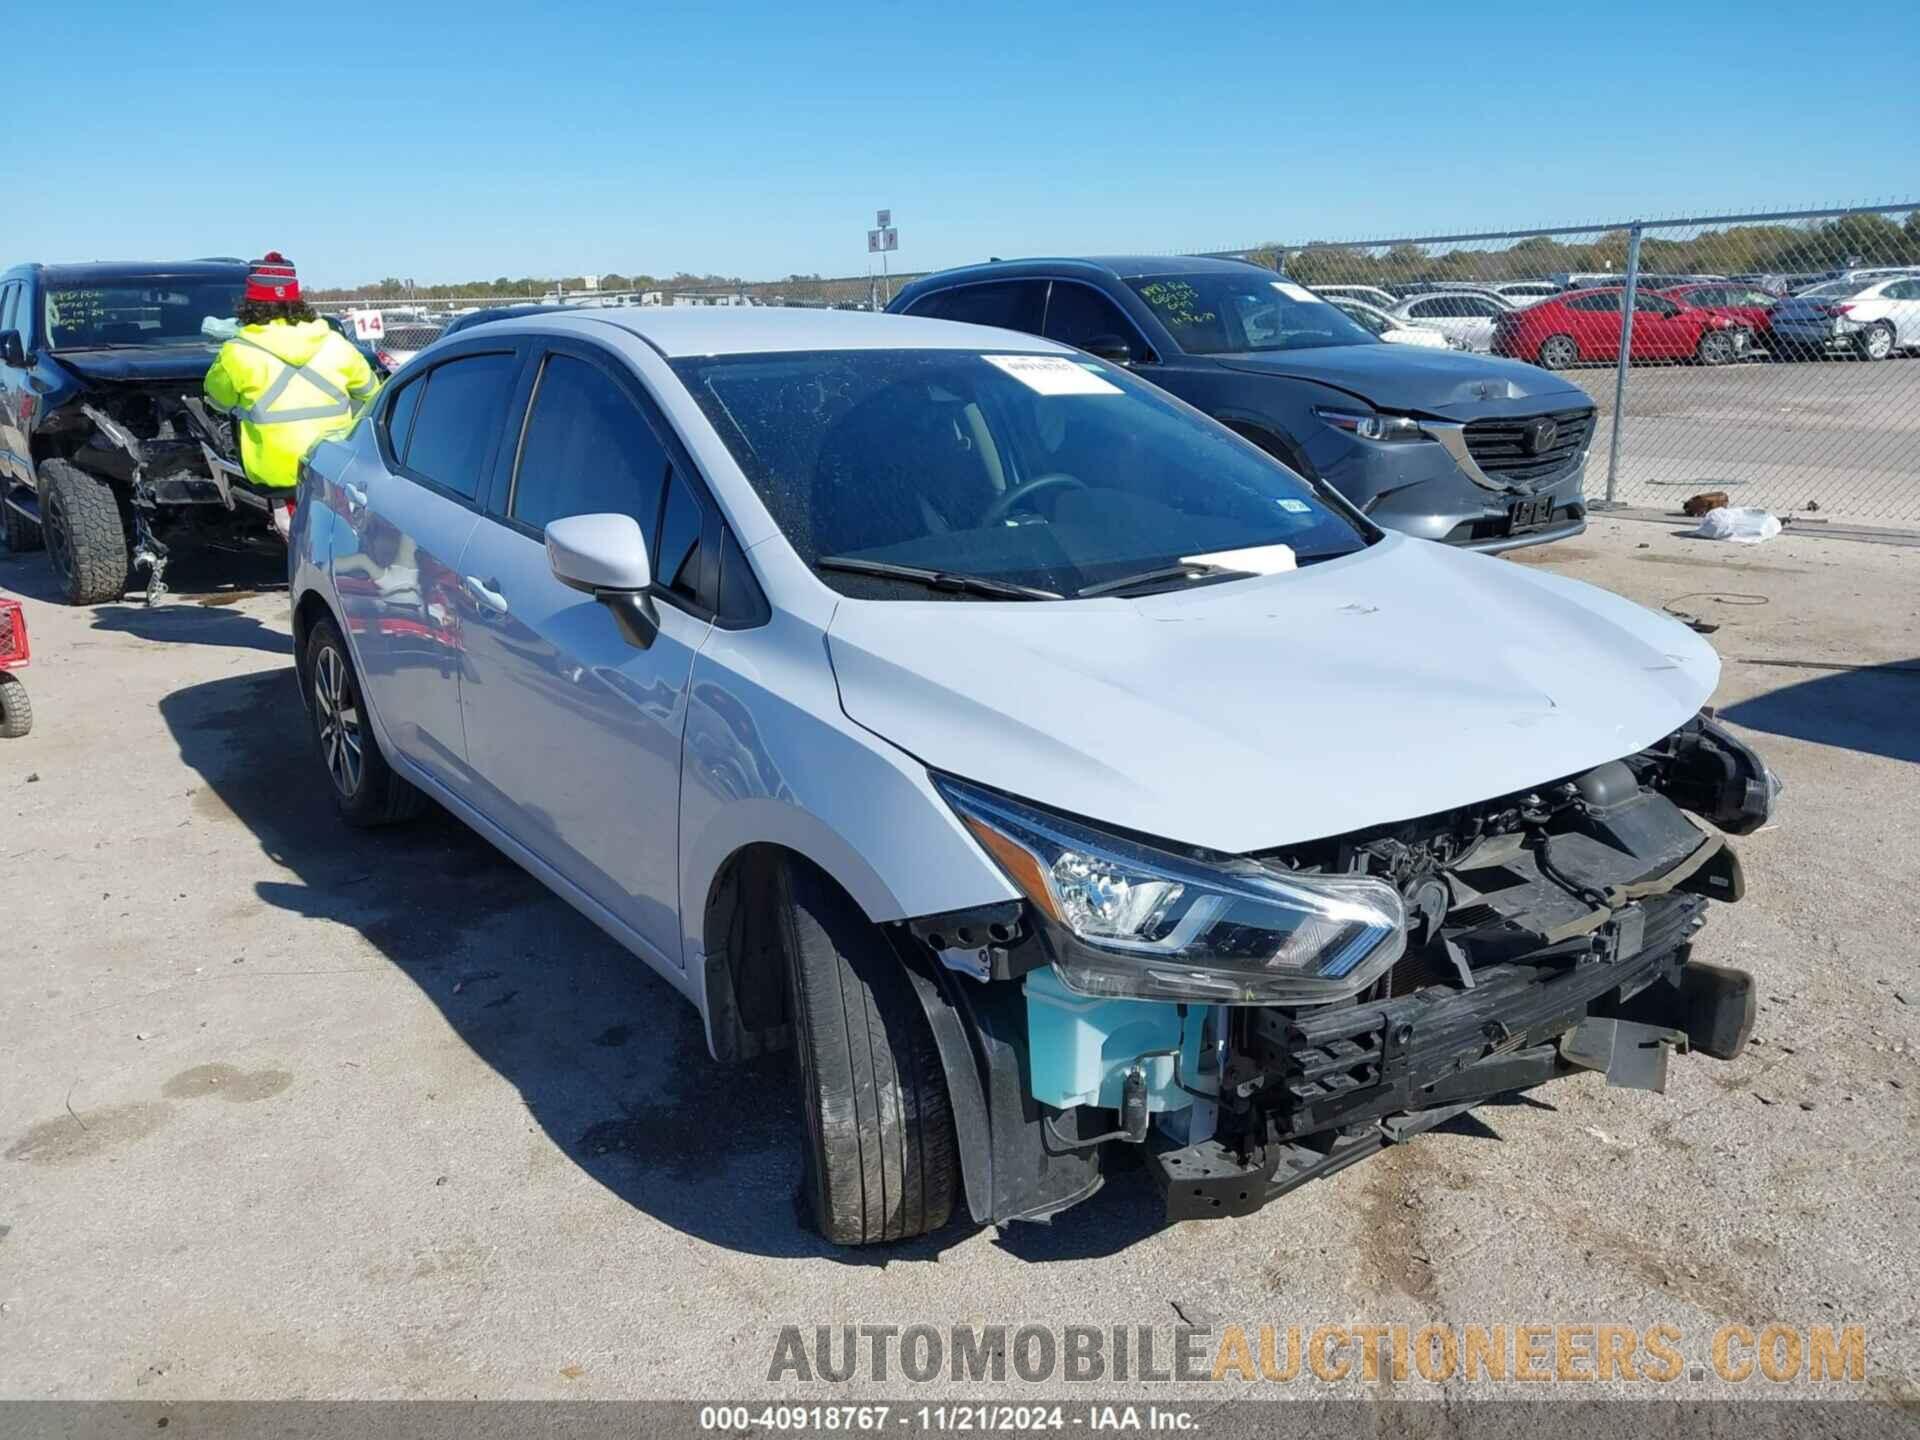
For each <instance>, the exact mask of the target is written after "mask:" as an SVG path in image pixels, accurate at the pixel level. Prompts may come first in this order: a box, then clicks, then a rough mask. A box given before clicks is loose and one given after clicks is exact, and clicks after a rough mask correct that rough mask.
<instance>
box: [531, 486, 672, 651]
mask: <svg viewBox="0 0 1920 1440" xmlns="http://www.w3.org/2000/svg"><path fill="white" fill-rule="evenodd" d="M547 565H548V567H549V568H550V569H551V570H552V571H553V578H554V579H556V580H558V581H559V582H560V583H561V584H562V585H566V586H570V587H571V588H572V589H575V590H578V591H580V592H582V593H583V594H587V595H591V596H592V597H593V598H594V599H596V600H598V601H599V602H600V603H601V604H602V605H605V606H606V607H607V608H608V609H609V610H611V611H612V612H613V618H614V620H615V622H616V623H617V624H618V625H619V626H620V633H621V634H622V635H624V636H625V637H626V638H627V642H628V643H629V644H631V645H634V646H636V647H638V648H639V649H642V650H645V649H646V648H647V647H648V646H650V645H652V644H653V642H654V638H655V637H656V636H657V635H659V633H660V617H659V613H658V612H657V611H656V610H655V609H654V607H653V597H652V596H651V595H650V594H649V593H648V591H649V589H650V587H651V586H652V585H653V566H652V564H651V563H650V562H649V561H648V559H647V539H646V536H644V535H642V534H641V533H640V526H639V523H638V522H637V521H635V520H634V518H633V517H632V516H631V515H569V516H567V517H566V518H565V519H564V520H555V521H554V522H553V523H552V524H550V525H549V526H547Z"/></svg>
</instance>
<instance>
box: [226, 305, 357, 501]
mask: <svg viewBox="0 0 1920 1440" xmlns="http://www.w3.org/2000/svg"><path fill="white" fill-rule="evenodd" d="M379 388H380V381H379V379H378V377H376V376H375V375H374V373H373V367H372V366H370V365H368V364H367V362H366V358H365V357H364V356H363V355H361V353H360V352H359V351H358V350H356V349H354V348H353V346H352V345H351V344H349V343H348V342H347V341H346V340H345V339H343V338H342V337H341V336H339V335H338V334H336V333H334V331H333V330H331V329H330V328H328V326H327V323H326V322H325V321H324V320H307V321H302V322H300V323H298V324H295V323H292V322H290V321H286V320H275V321H272V322H271V323H269V324H266V325H243V326H241V327H240V330H239V331H238V333H236V334H235V335H234V337H233V338H232V339H231V340H229V341H227V343H226V344H224V345H222V346H221V347H220V354H219V356H218V357H217V358H216V359H215V360H214V362H213V368H212V369H211V370H209V371H207V382H206V389H207V400H208V401H209V403H211V404H212V405H213V407H214V408H215V409H217V410H221V411H224V412H226V413H227V414H230V415H232V416H234V417H235V418H236V419H238V420H239V421H240V463H241V464H242V465H243V466H245V467H246V471H247V478H248V479H250V480H252V481H253V482H254V483H255V484H256V485H263V486H269V487H272V488H274V489H290V488H292V486H293V485H294V484H295V483H296V482H297V481H298V479H299V471H300V461H301V459H302V457H304V456H305V455H306V453H307V451H309V450H311V449H312V448H313V446H314V444H315V443H316V442H318V441H320V440H326V439H331V438H332V437H333V436H336V435H340V434H343V433H345V431H346V429H347V427H348V426H349V425H351V424H352V423H353V416H354V412H355V410H356V409H357V408H358V407H359V406H361V405H364V404H365V403H366V402H367V401H368V400H371V399H372V398H373V396H374V394H375V392H376V391H378V390H379Z"/></svg>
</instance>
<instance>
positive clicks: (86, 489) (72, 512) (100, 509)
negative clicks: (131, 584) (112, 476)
mask: <svg viewBox="0 0 1920 1440" xmlns="http://www.w3.org/2000/svg"><path fill="white" fill-rule="evenodd" d="M40 514H41V518H42V520H43V521H44V522H45V524H44V528H45V530H46V543H47V555H48V558H49V559H51V560H52V561H53V573H54V574H55V575H56V576H57V577H59V580H60V587H61V590H62V591H63V592H64V594H65V596H66V601H67V603H68V604H69V605H101V604H105V603H106V602H107V601H109V600H118V599H120V598H122V597H123V596H124V595H125V594H126V593H127V575H128V573H129V572H130V571H131V570H132V568H133V526H132V524H131V523H130V522H129V518H128V516H127V512H126V510H125V509H124V508H123V506H122V504H121V500H120V497H119V495H118V494H116V493H115V492H114V488H113V486H111V485H109V484H108V483H107V482H106V481H105V480H102V479H100V478H99V477H98V476H95V475H89V474H88V473H87V472H86V471H84V470H82V469H81V468H80V467H79V466H78V465H75V464H72V463H71V462H69V461H66V460H47V461H43V462H42V463H41V466H40Z"/></svg>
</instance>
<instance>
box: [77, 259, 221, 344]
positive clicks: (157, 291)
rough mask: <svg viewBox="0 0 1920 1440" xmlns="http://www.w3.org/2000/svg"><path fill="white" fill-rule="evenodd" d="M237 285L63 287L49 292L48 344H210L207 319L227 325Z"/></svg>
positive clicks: (158, 279) (168, 282)
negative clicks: (203, 329)
mask: <svg viewBox="0 0 1920 1440" xmlns="http://www.w3.org/2000/svg"><path fill="white" fill-rule="evenodd" d="M241 288H242V282H241V281H239V280H174V279H169V278H167V277H166V276H155V277H153V278H150V279H146V280H140V281H130V282H127V283H124V284H119V285H63V286H59V287H57V288H53V289H49V290H48V291H47V310H46V333H47V343H48V344H49V345H50V346H51V347H52V348H53V349H55V350H88V349H99V348H116V349H117V348H121V347H125V346H142V345H187V344H193V343H195V342H200V343H207V344H211V343H212V342H211V341H210V340H208V338H207V337H206V336H205V335H203V334H201V332H200V322H201V321H203V320H207V319H231V318H232V316H233V312H234V311H235V310H236V309H238V308H239V305H240V292H241Z"/></svg>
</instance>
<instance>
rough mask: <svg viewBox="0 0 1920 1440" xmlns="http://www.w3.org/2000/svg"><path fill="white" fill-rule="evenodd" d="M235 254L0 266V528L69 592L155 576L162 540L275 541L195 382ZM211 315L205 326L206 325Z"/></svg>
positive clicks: (86, 600)
mask: <svg viewBox="0 0 1920 1440" xmlns="http://www.w3.org/2000/svg"><path fill="white" fill-rule="evenodd" d="M246 277H247V266H246V264H245V262H243V261H240V260H191V261H169V262H158V263H137V264H136V263H104V262H101V263H93V264H85V265H19V266H15V267H14V268H13V269H11V270H9V271H7V272H6V274H5V275H4V276H0V525H3V526H4V530H3V531H0V533H4V536H5V539H6V542H7V545H8V547H9V548H10V549H13V550H16V551H18V550H37V549H40V548H42V547H43V546H44V548H45V549H46V551H47V554H48V558H49V559H50V560H51V561H52V563H53V569H54V573H55V574H56V575H57V576H58V577H59V580H60V584H61V588H62V590H63V592H64V593H65V597H66V599H67V602H68V603H69V604H73V605H95V604H99V603H101V602H103V601H108V600H118V599H120V598H121V597H122V595H124V594H125V592H126V590H127V586H128V582H129V580H130V578H131V576H132V575H133V573H134V571H135V570H137V569H139V570H144V571H145V572H146V576H147V594H148V598H149V600H151V599H153V598H155V597H156V596H157V595H158V594H159V593H160V591H161V590H162V589H163V588H164V585H163V582H162V576H163V575H164V573H165V569H166V564H167V560H168V558H169V556H170V554H171V552H172V547H173V546H174V545H176V544H178V543H180V542H182V541H185V542H187V543H190V544H205V545H212V546H216V547H222V548H228V549H260V550H263V551H265V552H267V553H272V552H273V551H275V550H277V549H279V541H278V540H277V539H276V538H275V536H274V533H273V530H272V522H271V519H270V516H269V510H268V504H269V502H268V500H267V499H266V498H265V497H264V496H262V495H260V494H257V493H255V492H253V491H252V490H250V489H249V488H248V487H247V486H246V485H245V483H244V479H243V477H241V476H240V475H239V470H238V467H237V466H236V465H233V464H232V463H231V450H232V436H231V432H230V431H229V429H228V427H227V424H226V422H225V421H224V420H222V419H221V418H220V417H218V416H214V415H210V414H209V413H208V412H207V410H206V408H205V402H204V400H203V399H202V394H201V388H202V385H203V383H204V382H205V379H206V374H207V370H208V368H209V367H210V366H211V365H212V364H213V360H214V357H215V355H216V354H217V353H218V351H219V345H220V338H221V337H222V336H223V335H224V334H226V333H229V332H230V328H231V326H232V323H233V314H234V311H235V309H236V307H237V306H238V304H239V301H240V295H241V291H242V289H243V287H244V285H245V283H246ZM210 322H211V323H210Z"/></svg>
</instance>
